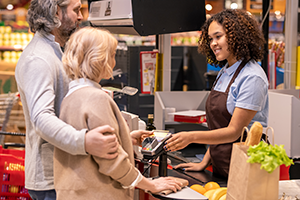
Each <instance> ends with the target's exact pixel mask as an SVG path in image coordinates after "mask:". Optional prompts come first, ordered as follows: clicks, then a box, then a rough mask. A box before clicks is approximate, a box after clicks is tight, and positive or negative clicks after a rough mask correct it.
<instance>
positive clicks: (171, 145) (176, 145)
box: [164, 132, 193, 151]
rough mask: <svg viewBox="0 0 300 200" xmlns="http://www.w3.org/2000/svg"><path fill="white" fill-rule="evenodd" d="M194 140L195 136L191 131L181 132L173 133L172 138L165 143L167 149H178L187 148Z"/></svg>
mask: <svg viewBox="0 0 300 200" xmlns="http://www.w3.org/2000/svg"><path fill="white" fill-rule="evenodd" d="M192 142H193V138H192V137H191V134H190V133H189V132H179V133H176V134H173V135H172V137H171V138H170V139H168V140H167V141H166V142H165V143H166V145H165V147H164V148H165V149H166V150H168V151H177V150H180V149H183V148H185V147H186V146H187V145H189V144H190V143H192Z"/></svg>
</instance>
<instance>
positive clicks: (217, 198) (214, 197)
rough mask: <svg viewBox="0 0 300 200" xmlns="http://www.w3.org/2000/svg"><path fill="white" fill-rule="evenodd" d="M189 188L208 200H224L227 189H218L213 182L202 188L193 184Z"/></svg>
mask: <svg viewBox="0 0 300 200" xmlns="http://www.w3.org/2000/svg"><path fill="white" fill-rule="evenodd" d="M190 188H191V189H193V190H195V191H196V192H199V193H200V194H202V195H204V196H205V197H207V198H208V199H209V200H225V199H226V193H227V187H220V185H219V184H218V183H217V182H214V181H210V182H208V183H206V184H205V185H204V186H202V185H199V184H194V185H192V186H191V187H190Z"/></svg>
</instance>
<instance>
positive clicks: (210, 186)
mask: <svg viewBox="0 0 300 200" xmlns="http://www.w3.org/2000/svg"><path fill="white" fill-rule="evenodd" d="M204 188H205V189H206V190H207V191H208V190H212V189H218V188H220V185H219V184H218V183H217V182H214V181H210V182H207V183H206V184H205V186H204Z"/></svg>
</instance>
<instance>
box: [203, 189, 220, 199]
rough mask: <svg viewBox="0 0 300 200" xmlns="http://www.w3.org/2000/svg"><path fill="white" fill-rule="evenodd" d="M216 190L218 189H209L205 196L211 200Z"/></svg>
mask: <svg viewBox="0 0 300 200" xmlns="http://www.w3.org/2000/svg"><path fill="white" fill-rule="evenodd" d="M216 190H217V189H212V190H208V191H207V192H205V193H204V196H205V197H207V198H208V199H209V200H210V199H211V197H212V195H213V194H214V192H215V191H216Z"/></svg>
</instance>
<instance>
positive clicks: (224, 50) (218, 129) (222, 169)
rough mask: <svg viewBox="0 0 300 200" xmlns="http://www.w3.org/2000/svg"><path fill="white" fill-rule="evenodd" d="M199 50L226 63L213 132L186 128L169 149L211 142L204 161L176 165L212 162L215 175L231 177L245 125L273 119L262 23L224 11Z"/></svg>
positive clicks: (214, 99) (213, 107) (194, 167)
mask: <svg viewBox="0 0 300 200" xmlns="http://www.w3.org/2000/svg"><path fill="white" fill-rule="evenodd" d="M201 31H202V34H201V35H200V38H199V46H198V50H199V52H201V53H203V54H205V55H206V57H207V60H208V62H209V63H210V64H212V65H214V66H221V67H222V69H221V70H220V72H219V74H218V76H217V78H216V80H215V82H214V84H213V87H212V89H211V92H210V94H209V97H208V99H207V101H206V118H207V125H208V128H209V130H208V131H183V132H179V133H176V134H173V136H172V137H171V138H170V139H169V140H167V142H166V145H165V148H166V149H167V150H168V151H176V150H180V149H183V148H184V147H186V146H187V145H188V144H190V143H201V144H209V148H208V150H207V152H206V154H205V156H204V158H203V160H202V161H201V162H200V163H184V164H180V165H178V166H176V167H175V168H183V169H184V170H185V171H202V170H204V169H205V168H206V167H207V166H208V165H210V164H212V166H213V174H214V175H216V176H220V177H224V178H227V177H228V173H229V164H230V158H231V149H232V144H233V143H234V142H237V141H239V140H240V139H239V138H240V136H241V133H242V132H243V127H245V126H247V127H248V128H250V127H251V125H252V124H253V122H254V121H258V122H260V123H261V124H262V125H263V126H264V127H266V126H267V122H268V112H269V103H268V79H267V77H266V74H265V72H264V71H263V69H262V68H261V66H260V65H259V64H258V63H257V61H258V60H260V59H262V58H263V53H264V43H265V40H264V37H263V33H262V31H261V30H260V27H259V24H258V23H257V21H256V20H255V19H254V17H253V16H251V14H249V13H248V12H246V11H244V10H231V9H228V10H224V11H222V12H220V13H218V14H216V15H213V16H212V17H211V18H209V19H208V20H207V21H206V22H205V24H204V25H203V27H202V30H201Z"/></svg>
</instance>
